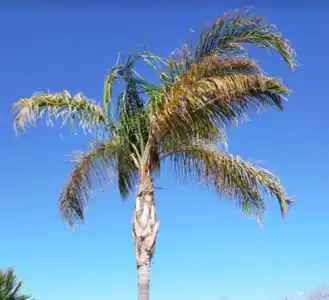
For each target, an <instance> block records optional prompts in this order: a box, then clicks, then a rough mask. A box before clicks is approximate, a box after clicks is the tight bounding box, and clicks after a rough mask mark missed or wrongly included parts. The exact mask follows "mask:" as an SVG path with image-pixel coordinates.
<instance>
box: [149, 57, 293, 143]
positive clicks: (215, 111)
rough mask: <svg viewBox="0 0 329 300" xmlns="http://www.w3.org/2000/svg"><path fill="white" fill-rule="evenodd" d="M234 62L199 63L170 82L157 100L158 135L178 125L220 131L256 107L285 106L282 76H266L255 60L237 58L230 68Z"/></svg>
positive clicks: (285, 89) (173, 129)
mask: <svg viewBox="0 0 329 300" xmlns="http://www.w3.org/2000/svg"><path fill="white" fill-rule="evenodd" d="M230 61H231V59H229V60H228V61H226V60H222V61H217V62H216V61H215V62H214V61H212V62H211V63H205V64H204V63H202V64H199V65H196V66H195V67H192V68H191V70H190V71H189V72H187V73H185V74H184V75H183V76H182V77H181V78H180V79H179V80H177V81H176V82H175V83H173V84H171V85H167V86H166V88H164V89H163V93H162V95H159V97H158V99H157V100H155V101H154V103H156V104H155V105H154V106H153V107H154V109H153V111H152V115H153V116H152V117H153V119H154V122H153V127H154V132H155V135H157V136H159V137H163V136H165V135H166V134H167V133H170V132H173V131H175V130H177V128H179V129H180V130H185V131H186V132H188V130H191V128H192V129H193V131H195V132H197V130H198V129H199V131H200V128H204V130H203V132H204V133H205V134H206V133H207V132H213V133H214V134H220V130H218V131H217V132H216V129H215V128H216V127H218V128H222V129H223V128H224V127H227V126H231V124H232V121H236V120H241V119H245V118H246V116H247V113H249V112H250V111H251V110H253V109H254V110H257V111H260V110H263V109H266V108H268V107H271V106H273V107H277V108H279V109H280V110H282V109H283V103H284V101H285V100H286V97H287V95H288V94H289V90H288V89H287V88H286V87H284V85H283V84H282V83H281V82H280V81H279V80H278V79H276V78H271V77H266V76H263V75H262V74H261V71H260V70H259V69H258V68H257V65H256V64H254V63H253V62H251V61H248V60H241V61H239V60H236V59H233V60H232V64H231V67H229V66H230ZM221 65H222V66H223V69H221V67H220V66H221Z"/></svg>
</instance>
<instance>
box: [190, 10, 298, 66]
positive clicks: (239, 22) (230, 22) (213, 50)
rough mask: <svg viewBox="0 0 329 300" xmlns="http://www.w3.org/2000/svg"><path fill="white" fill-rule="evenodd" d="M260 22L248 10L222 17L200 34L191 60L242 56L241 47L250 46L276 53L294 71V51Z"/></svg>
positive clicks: (286, 42)
mask: <svg viewBox="0 0 329 300" xmlns="http://www.w3.org/2000/svg"><path fill="white" fill-rule="evenodd" d="M263 19H264V18H263V17H259V16H257V15H255V14H252V15H251V14H250V13H249V11H248V10H244V11H235V12H228V13H226V14H224V16H223V17H221V18H219V19H217V20H215V22H214V23H213V25H212V26H211V27H208V28H205V29H204V30H203V31H202V32H201V36H200V41H199V43H198V45H197V47H196V51H195V54H194V60H195V61H196V62H200V61H201V60H202V59H204V58H205V57H206V56H209V55H214V54H220V55H227V54H229V55H230V54H233V55H234V54H238V55H241V54H243V53H244V52H245V49H244V48H243V46H244V45H248V44H249V45H252V46H256V47H260V48H264V49H266V50H268V51H269V52H275V53H277V54H279V55H280V56H281V57H282V59H283V60H284V61H285V62H286V63H287V65H288V66H289V67H290V68H291V69H292V70H293V69H294V67H295V65H296V52H295V50H294V49H293V48H292V47H291V45H290V42H289V41H288V40H287V39H284V38H283V37H282V35H281V34H280V33H279V32H278V31H277V30H276V27H275V26H274V25H273V24H266V23H264V22H263Z"/></svg>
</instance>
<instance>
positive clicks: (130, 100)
mask: <svg viewBox="0 0 329 300" xmlns="http://www.w3.org/2000/svg"><path fill="white" fill-rule="evenodd" d="M248 44H250V45H254V46H257V47H260V48H264V49H266V50H268V51H270V52H275V53H277V54H279V55H280V56H281V57H282V58H283V60H284V61H285V62H286V63H287V65H288V66H289V67H290V68H291V69H293V68H294V66H295V52H294V51H293V49H292V48H291V46H290V45H289V43H288V41H287V40H285V39H283V38H282V37H281V35H280V34H279V33H278V32H277V31H276V29H275V27H274V26H273V25H268V24H263V22H262V18H260V17H257V16H255V15H250V14H249V12H245V13H244V12H233V13H227V14H225V15H224V16H223V17H222V18H219V19H217V20H216V21H215V22H214V23H213V24H212V26H210V27H209V28H206V29H204V30H203V31H202V32H201V35H200V39H199V41H198V43H197V44H196V46H195V47H189V46H187V45H183V46H182V47H180V48H179V49H177V50H176V51H174V52H173V53H172V55H171V56H170V58H169V59H162V58H160V57H158V56H156V55H153V54H152V53H150V52H148V51H141V52H137V53H135V54H131V55H130V56H129V57H128V58H127V59H125V60H123V59H121V61H119V62H118V63H117V64H116V65H115V66H114V68H113V69H112V71H111V72H110V73H109V74H108V75H107V76H106V79H105V85H104V98H103V103H102V105H100V104H96V103H95V102H92V101H90V100H88V99H87V98H86V97H85V96H84V95H83V94H81V93H79V94H77V95H75V96H71V95H70V94H69V93H68V92H67V91H64V92H61V93H55V94H50V93H40V94H34V95H33V96H32V97H31V98H29V99H21V100H20V101H18V102H17V103H16V104H15V105H14V109H15V113H16V118H15V128H16V130H19V129H25V127H26V126H28V125H35V124H36V123H37V121H39V120H41V119H42V118H43V117H44V118H45V119H46V121H47V122H48V123H49V124H51V123H52V121H53V120H54V119H57V118H61V119H62V121H63V123H66V122H67V121H68V120H70V121H71V124H72V126H73V127H74V126H76V125H78V126H79V127H81V128H82V129H83V130H86V131H89V132H93V133H95V135H96V141H94V142H91V143H90V145H89V146H90V149H89V150H88V151H86V152H84V153H81V152H80V153H78V154H77V155H75V156H74V159H73V160H74V161H75V163H76V164H75V167H74V169H73V170H72V173H71V174H70V176H69V179H68V182H67V184H66V185H65V187H64V188H63V190H62V192H61V195H60V200H59V206H60V214H61V216H62V217H63V218H64V219H65V220H67V221H69V222H70V223H71V224H73V223H74V222H76V221H77V220H83V218H84V208H85V205H86V203H87V202H88V200H89V198H90V196H91V194H92V190H93V186H94V184H95V183H97V182H98V183H99V184H104V183H106V182H108V181H109V179H111V178H112V174H115V175H116V180H117V185H118V188H119V190H120V193H121V195H122V196H123V197H128V196H129V195H130V193H131V191H132V190H133V188H134V187H135V186H136V184H137V182H138V180H140V179H141V178H142V177H143V176H144V175H145V174H146V173H150V174H153V175H154V174H156V173H159V171H160V166H161V162H162V161H165V160H171V162H172V164H173V167H174V168H173V169H174V171H175V173H176V174H177V175H178V176H179V178H180V179H181V180H182V181H183V182H186V183H191V182H197V183H199V182H203V183H205V184H206V185H207V186H209V187H211V188H213V189H214V190H215V191H216V192H218V193H219V194H220V195H223V196H224V197H226V198H228V199H235V200H236V201H237V204H238V206H239V207H240V208H241V209H242V210H243V211H244V212H245V213H247V214H249V215H255V216H256V217H257V218H259V219H260V220H261V216H262V213H263V212H264V211H265V209H266V206H265V201H264V199H265V198H264V196H265V195H269V196H272V197H274V198H276V199H277V200H278V202H279V204H280V209H281V213H282V215H283V216H284V215H285V213H286V210H287V206H288V205H289V204H291V199H290V198H289V197H288V196H287V194H286V192H285V190H284V188H283V187H282V186H281V185H280V183H279V181H278V179H277V177H276V176H274V175H273V174H271V173H270V172H268V171H267V170H265V169H262V168H258V167H256V166H253V165H252V164H250V163H247V162H245V161H243V160H242V159H240V158H239V157H234V156H232V155H230V154H229V153H227V152H226V151H223V150H220V148H218V145H219V144H225V128H227V127H229V126H231V124H232V122H234V121H238V120H241V119H243V118H245V117H246V114H247V113H248V112H250V111H253V110H257V111H258V110H262V109H266V108H268V107H271V106H274V107H276V108H278V109H280V110H282V109H283V104H284V101H285V99H286V96H287V95H288V93H289V90H288V89H287V88H286V87H285V86H284V85H283V84H282V83H281V82H280V81H279V80H278V79H277V78H273V77H268V76H265V75H264V74H263V72H262V70H261V68H260V67H259V66H258V65H257V63H256V62H255V61H253V60H252V59H250V58H249V57H248V55H247V50H246V49H245V46H246V45H248ZM139 61H144V62H145V63H147V64H148V66H150V68H152V69H153V70H154V71H155V74H156V75H157V78H158V81H159V83H160V84H158V85H154V84H151V83H149V82H148V81H146V80H145V79H144V78H143V77H142V76H141V75H140V74H139V73H138V72H137V70H136V63H137V62H139ZM119 83H120V85H118V84H119ZM122 83H124V88H123V89H122V90H121V93H119V96H118V97H117V101H112V94H113V91H114V88H115V87H116V86H121V84H122Z"/></svg>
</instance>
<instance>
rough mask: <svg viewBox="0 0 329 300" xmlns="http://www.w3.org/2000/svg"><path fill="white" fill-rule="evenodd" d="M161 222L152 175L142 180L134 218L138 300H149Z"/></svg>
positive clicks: (148, 174)
mask: <svg viewBox="0 0 329 300" xmlns="http://www.w3.org/2000/svg"><path fill="white" fill-rule="evenodd" d="M159 224H160V222H159V221H158V220H157V218H156V212H155V201H154V185H153V179H152V175H151V174H150V173H149V172H148V173H147V175H145V176H143V178H141V182H140V184H139V187H138V192H137V198H136V204H135V212H134V216H133V237H134V244H135V250H136V263H137V270H138V300H149V290H150V265H151V261H152V257H153V254H154V251H155V242H156V237H157V233H158V230H159Z"/></svg>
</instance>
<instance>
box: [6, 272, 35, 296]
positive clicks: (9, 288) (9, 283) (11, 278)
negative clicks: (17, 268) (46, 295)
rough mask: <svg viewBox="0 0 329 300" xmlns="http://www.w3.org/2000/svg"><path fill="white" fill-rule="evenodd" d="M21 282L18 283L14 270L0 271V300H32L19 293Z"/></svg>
mask: <svg viewBox="0 0 329 300" xmlns="http://www.w3.org/2000/svg"><path fill="white" fill-rule="evenodd" d="M22 284H23V281H18V280H17V278H16V275H15V272H14V269H11V268H10V269H8V270H7V271H5V272H4V271H0V300H29V299H30V300H32V298H31V296H29V295H24V294H22V293H21V292H20V289H21V287H22Z"/></svg>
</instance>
